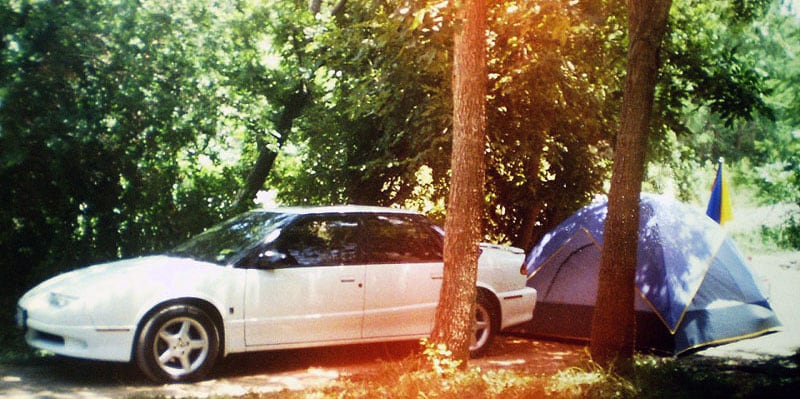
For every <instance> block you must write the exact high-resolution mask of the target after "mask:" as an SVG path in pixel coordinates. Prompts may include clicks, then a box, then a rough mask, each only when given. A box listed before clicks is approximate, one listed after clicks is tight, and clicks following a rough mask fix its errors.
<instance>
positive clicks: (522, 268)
mask: <svg viewBox="0 0 800 399" xmlns="http://www.w3.org/2000/svg"><path fill="white" fill-rule="evenodd" d="M527 269H528V268H526V267H525V262H522V266H520V267H519V274H521V275H523V276H527V275H528V270H527Z"/></svg>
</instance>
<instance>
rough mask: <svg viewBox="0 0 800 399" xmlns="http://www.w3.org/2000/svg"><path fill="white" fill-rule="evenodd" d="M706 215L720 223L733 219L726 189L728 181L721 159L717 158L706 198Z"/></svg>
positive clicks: (728, 193)
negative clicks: (715, 174) (709, 194)
mask: <svg viewBox="0 0 800 399" xmlns="http://www.w3.org/2000/svg"><path fill="white" fill-rule="evenodd" d="M706 215H708V217H710V218H711V219H714V220H715V221H716V222H717V223H719V224H720V225H723V224H725V222H727V221H729V220H731V219H733V211H732V210H731V197H730V192H729V190H728V181H727V179H726V178H725V171H724V168H723V161H722V159H720V160H719V166H717V177H716V179H714V185H713V186H712V187H711V198H709V199H708V209H706Z"/></svg>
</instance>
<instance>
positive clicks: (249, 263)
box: [239, 249, 292, 269]
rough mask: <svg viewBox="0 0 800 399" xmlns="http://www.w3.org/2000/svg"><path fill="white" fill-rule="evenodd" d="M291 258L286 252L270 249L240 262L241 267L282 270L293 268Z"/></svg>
mask: <svg viewBox="0 0 800 399" xmlns="http://www.w3.org/2000/svg"><path fill="white" fill-rule="evenodd" d="M291 258H292V257H291V256H290V255H289V254H286V253H284V252H280V251H276V250H273V249H268V250H266V251H261V252H257V253H255V254H252V255H250V256H247V257H245V258H244V259H242V260H241V261H240V262H239V265H240V266H241V267H249V268H255V269H280V268H282V267H286V266H291V265H292V262H291V261H290V259H291Z"/></svg>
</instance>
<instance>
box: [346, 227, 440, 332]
mask: <svg viewBox="0 0 800 399" xmlns="http://www.w3.org/2000/svg"><path fill="white" fill-rule="evenodd" d="M416 216H418V215H406V214H380V215H367V216H365V218H364V220H363V222H364V227H365V229H366V234H364V237H365V239H364V240H363V241H362V243H361V245H362V247H363V250H364V253H365V256H366V257H367V262H368V266H367V269H366V283H365V288H366V292H365V299H364V338H377V337H399V336H422V335H428V334H430V332H431V330H432V328H433V322H434V316H435V314H436V306H437V305H438V303H439V290H440V289H441V285H442V277H443V263H442V244H441V236H439V235H438V234H436V233H435V232H434V231H433V230H432V229H431V226H430V225H429V224H428V222H427V220H426V219H424V218H422V217H421V216H419V218H417V217H416Z"/></svg>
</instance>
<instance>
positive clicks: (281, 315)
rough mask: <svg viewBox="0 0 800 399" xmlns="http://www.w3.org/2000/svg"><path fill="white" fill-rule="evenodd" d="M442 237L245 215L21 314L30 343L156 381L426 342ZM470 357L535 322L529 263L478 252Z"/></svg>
mask: <svg viewBox="0 0 800 399" xmlns="http://www.w3.org/2000/svg"><path fill="white" fill-rule="evenodd" d="M442 243H443V236H442V233H441V229H439V228H438V227H436V226H435V225H433V224H431V223H430V222H429V221H428V220H427V219H426V218H425V217H424V216H422V215H420V214H417V213H413V212H408V211H403V210H396V209H388V208H377V207H355V206H341V207H325V208H277V209H272V210H258V211H252V212H249V213H245V214H243V215H240V216H238V217H235V218H233V219H231V220H228V221H226V222H224V223H222V224H219V225H217V226H215V227H213V228H211V229H209V230H208V231H206V232H204V233H202V234H200V235H198V236H196V237H195V238H193V239H191V240H189V241H188V242H186V243H185V244H183V245H181V246H179V247H178V248H176V249H175V250H174V251H173V252H170V253H167V254H165V255H160V256H148V257H141V258H136V259H129V260H122V261H116V262H110V263H105V264H100V265H96V266H91V267H87V268H82V269H78V270H74V271H71V272H68V273H64V274H61V275H58V276H56V277H53V278H51V279H49V280H47V281H45V282H43V283H41V284H39V285H38V286H36V287H35V288H33V289H31V290H30V291H29V292H27V293H26V294H25V295H24V296H23V297H22V298H21V299H20V300H19V303H18V309H17V322H18V324H19V326H20V327H22V328H24V329H25V337H26V341H27V342H28V344H30V345H31V346H33V347H36V348H39V349H44V350H48V351H51V352H55V353H57V354H61V355H66V356H72V357H79V358H88V359H98V360H108V361H120V362H129V361H131V360H134V361H135V362H136V363H137V365H138V366H139V368H140V369H141V370H142V371H143V372H144V374H145V375H147V376H148V377H149V378H151V379H153V380H156V381H189V380H197V379H201V378H203V377H204V376H205V375H206V374H207V373H208V372H209V371H210V369H211V368H212V367H213V365H214V362H215V361H216V360H217V358H218V357H219V356H225V355H227V354H230V353H236V352H250V351H262V350H272V349H288V348H301V347H312V346H325V345H341V344H353V343H366V342H377V341H395V340H409V339H418V338H422V337H425V336H427V335H429V334H430V332H431V330H432V328H433V321H434V314H435V310H436V306H437V303H438V300H439V291H440V286H441V283H442V275H443V271H442V267H443V266H442ZM481 248H482V254H481V257H480V262H479V267H478V283H477V287H478V300H477V305H478V306H477V311H476V323H475V336H474V340H473V342H472V345H471V348H470V349H471V351H472V353H473V355H477V354H479V353H480V352H483V351H484V350H485V349H486V347H487V346H488V345H489V344H490V342H491V340H492V338H493V336H494V334H495V332H497V331H499V330H502V329H504V328H506V327H509V326H512V325H516V324H519V323H523V322H526V321H528V320H530V319H531V318H532V314H533V308H534V306H535V303H536V290H535V289H533V288H529V287H526V286H525V280H526V276H525V275H522V274H520V266H521V265H522V263H523V258H524V254H523V253H522V251H521V250H518V249H515V248H501V247H496V246H490V245H482V247H481Z"/></svg>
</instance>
